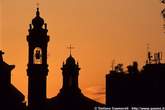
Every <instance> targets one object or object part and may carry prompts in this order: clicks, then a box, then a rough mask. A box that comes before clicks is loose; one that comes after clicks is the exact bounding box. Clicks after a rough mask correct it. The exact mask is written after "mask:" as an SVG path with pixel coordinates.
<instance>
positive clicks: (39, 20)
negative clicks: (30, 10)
mask: <svg viewBox="0 0 165 110" xmlns="http://www.w3.org/2000/svg"><path fill="white" fill-rule="evenodd" d="M32 24H33V25H34V27H42V25H43V24H44V19H43V18H41V17H40V12H39V8H37V12H36V17H35V18H34V19H33V20H32Z"/></svg>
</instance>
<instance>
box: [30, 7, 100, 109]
mask: <svg viewBox="0 0 165 110" xmlns="http://www.w3.org/2000/svg"><path fill="white" fill-rule="evenodd" d="M43 25H44V26H43ZM47 32H48V30H47V25H46V24H44V20H43V18H41V17H40V12H39V8H37V12H36V17H35V18H34V19H33V20H32V24H30V28H29V35H28V36H27V41H28V46H29V55H28V69H27V75H28V110H93V109H94V107H96V106H103V104H101V103H98V102H96V101H94V100H91V99H89V98H87V97H85V96H84V95H83V94H82V93H81V90H80V88H79V85H78V76H79V70H80V68H79V65H78V63H77V64H76V62H75V59H74V58H73V57H72V55H71V53H70V56H69V57H68V58H67V60H66V63H65V64H63V67H62V68H61V69H62V75H63V87H62V89H61V90H60V93H59V94H58V95H57V96H56V97H53V98H51V99H47V97H46V77H47V75H48V64H47V45H48V41H49V36H48V35H47Z"/></svg>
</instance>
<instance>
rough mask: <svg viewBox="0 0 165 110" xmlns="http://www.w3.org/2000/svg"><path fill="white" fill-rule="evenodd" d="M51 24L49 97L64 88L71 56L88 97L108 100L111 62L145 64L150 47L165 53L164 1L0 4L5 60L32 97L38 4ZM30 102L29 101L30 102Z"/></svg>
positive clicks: (10, 0)
mask: <svg viewBox="0 0 165 110" xmlns="http://www.w3.org/2000/svg"><path fill="white" fill-rule="evenodd" d="M37 2H39V3H40V6H39V7H40V12H41V16H42V17H43V18H44V20H45V22H46V23H47V24H48V35H50V41H49V44H48V64H49V74H48V80H47V96H48V97H53V96H55V95H57V93H58V92H59V89H60V88H61V85H62V73H61V70H60V68H61V66H62V62H63V61H65V59H66V58H67V57H68V56H69V50H68V49H67V47H68V46H69V45H70V44H72V46H74V47H75V49H73V50H72V55H73V56H74V58H75V59H76V60H77V61H78V62H79V64H80V67H81V70H80V76H79V84H80V87H81V89H82V92H83V93H84V94H86V95H87V96H89V97H91V98H93V99H95V100H97V101H100V102H103V103H104V102H105V101H104V96H105V95H104V91H105V75H106V74H107V73H109V70H110V69H111V65H112V61H113V60H115V63H116V64H117V63H124V65H125V66H127V65H128V64H131V63H132V61H138V62H139V64H140V66H142V65H143V64H144V63H145V59H146V48H147V43H149V44H150V49H151V50H153V51H155V52H157V51H162V52H163V53H164V52H165V48H164V47H165V35H164V33H163V29H162V25H163V19H162V18H161V15H160V11H161V9H162V8H163V5H161V4H160V1H159V0H0V49H2V50H3V51H4V52H5V55H4V59H5V61H6V62H7V63H9V64H15V65H16V67H15V69H14V70H13V71H12V83H13V84H14V85H15V86H16V87H17V88H18V89H19V90H21V91H22V92H23V94H24V95H25V96H27V73H26V69H27V62H28V59H27V58H28V56H27V55H28V45H27V41H26V36H27V35H28V29H29V24H30V23H31V20H32V18H34V17H35V12H36V3H37ZM164 54H165V53H164ZM26 100H27V99H26Z"/></svg>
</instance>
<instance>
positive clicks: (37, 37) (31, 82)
mask: <svg viewBox="0 0 165 110" xmlns="http://www.w3.org/2000/svg"><path fill="white" fill-rule="evenodd" d="M28 31H29V35H28V36H27V42H28V68H27V75H28V109H29V110H43V109H44V104H45V101H46V80H47V75H48V64H47V46H48V41H49V36H48V35H47V32H48V30H47V25H46V24H45V23H44V20H43V18H41V17H40V12H39V8H37V11H36V16H35V18H34V19H33V20H32V24H30V25H29V30H28Z"/></svg>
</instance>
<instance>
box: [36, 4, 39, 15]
mask: <svg viewBox="0 0 165 110" xmlns="http://www.w3.org/2000/svg"><path fill="white" fill-rule="evenodd" d="M39 5H40V4H39V3H37V12H36V16H40V11H39Z"/></svg>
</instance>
